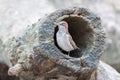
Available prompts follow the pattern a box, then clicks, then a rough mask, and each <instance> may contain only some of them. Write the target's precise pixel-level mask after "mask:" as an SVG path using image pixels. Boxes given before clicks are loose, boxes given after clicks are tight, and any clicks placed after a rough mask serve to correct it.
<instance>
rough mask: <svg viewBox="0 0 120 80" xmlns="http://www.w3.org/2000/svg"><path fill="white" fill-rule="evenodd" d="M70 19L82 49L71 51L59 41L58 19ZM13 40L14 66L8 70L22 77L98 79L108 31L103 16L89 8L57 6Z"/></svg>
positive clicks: (72, 32)
mask: <svg viewBox="0 0 120 80" xmlns="http://www.w3.org/2000/svg"><path fill="white" fill-rule="evenodd" d="M61 21H66V22H67V23H68V26H69V27H68V30H69V32H70V35H71V36H72V38H73V40H74V41H75V43H76V45H77V46H78V47H79V48H80V51H77V50H73V51H71V52H70V55H68V54H67V52H65V51H63V50H61V48H60V47H59V46H58V44H57V41H56V33H57V31H58V26H57V23H59V22H61ZM10 41H11V42H10V43H9V42H8V43H9V45H10V46H9V47H10V48H9V52H8V54H9V55H10V61H11V64H12V67H10V68H9V70H8V74H9V75H15V76H18V77H20V79H21V80H98V79H97V68H98V64H99V58H100V56H101V54H102V52H103V50H104V44H105V33H104V30H103V27H102V26H101V20H100V17H98V16H97V15H95V14H94V13H92V12H91V11H89V10H88V9H85V8H79V7H74V8H67V9H60V10H57V11H55V12H53V13H51V14H50V15H47V16H46V17H43V18H41V19H40V20H39V21H38V22H37V23H35V24H33V25H32V27H29V28H28V30H27V32H25V33H24V34H23V35H22V36H20V37H17V38H12V39H11V40H10Z"/></svg>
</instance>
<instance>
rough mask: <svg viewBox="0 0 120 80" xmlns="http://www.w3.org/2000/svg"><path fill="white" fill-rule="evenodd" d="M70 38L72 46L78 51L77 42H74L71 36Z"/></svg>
mask: <svg viewBox="0 0 120 80" xmlns="http://www.w3.org/2000/svg"><path fill="white" fill-rule="evenodd" d="M68 37H69V41H70V44H71V45H72V46H73V48H74V49H76V48H77V46H76V44H75V42H74V41H73V39H72V36H71V35H69V36H68Z"/></svg>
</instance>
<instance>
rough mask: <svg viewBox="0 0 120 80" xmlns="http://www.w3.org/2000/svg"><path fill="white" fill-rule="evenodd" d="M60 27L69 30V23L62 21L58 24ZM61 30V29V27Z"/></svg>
mask: <svg viewBox="0 0 120 80" xmlns="http://www.w3.org/2000/svg"><path fill="white" fill-rule="evenodd" d="M58 26H63V27H64V28H66V29H68V23H67V22H66V21H61V22H59V23H58ZM59 28H60V27H59Z"/></svg>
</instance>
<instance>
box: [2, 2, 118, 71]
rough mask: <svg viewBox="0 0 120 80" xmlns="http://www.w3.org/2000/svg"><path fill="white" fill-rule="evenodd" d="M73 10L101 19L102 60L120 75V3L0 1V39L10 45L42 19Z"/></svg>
mask: <svg viewBox="0 0 120 80" xmlns="http://www.w3.org/2000/svg"><path fill="white" fill-rule="evenodd" d="M70 6H80V7H85V8H89V9H90V10H91V11H92V12H94V13H95V14H97V15H99V16H100V17H101V19H102V26H103V27H104V29H105V31H106V36H107V39H106V48H105V52H104V54H103V55H102V58H101V60H102V61H104V62H106V63H108V64H110V65H111V66H113V67H114V68H115V69H117V70H118V71H119V72H120V0H0V38H1V39H2V41H6V40H8V39H9V38H10V37H12V36H16V35H19V34H21V33H22V32H24V30H25V29H26V27H27V25H31V24H33V23H35V22H37V21H38V19H39V18H41V17H43V16H45V15H47V14H49V13H51V12H53V11H55V10H56V9H59V8H66V7H70ZM0 45H1V44H0Z"/></svg>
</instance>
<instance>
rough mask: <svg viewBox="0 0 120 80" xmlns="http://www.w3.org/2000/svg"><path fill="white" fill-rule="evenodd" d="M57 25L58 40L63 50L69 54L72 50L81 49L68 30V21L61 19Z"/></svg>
mask: <svg viewBox="0 0 120 80" xmlns="http://www.w3.org/2000/svg"><path fill="white" fill-rule="evenodd" d="M57 26H58V31H57V33H56V41H57V44H58V46H59V47H60V48H61V49H62V50H64V51H66V52H68V55H69V54H70V51H73V50H75V49H79V48H78V47H77V45H76V43H75V42H74V40H73V38H72V36H71V35H70V33H69V31H68V23H67V22H66V21H61V22H59V23H58V24H57Z"/></svg>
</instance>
